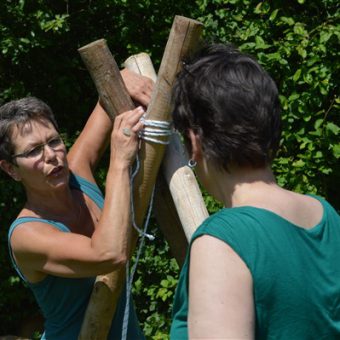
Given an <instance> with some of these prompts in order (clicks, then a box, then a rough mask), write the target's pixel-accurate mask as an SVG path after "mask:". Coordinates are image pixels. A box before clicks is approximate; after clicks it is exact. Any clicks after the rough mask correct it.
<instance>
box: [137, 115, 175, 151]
mask: <svg viewBox="0 0 340 340" xmlns="http://www.w3.org/2000/svg"><path fill="white" fill-rule="evenodd" d="M141 122H142V123H143V124H144V129H143V130H141V131H140V132H139V137H140V138H142V139H144V140H146V141H149V142H153V143H157V144H163V145H167V144H169V139H167V140H165V141H164V140H162V139H159V138H154V137H169V136H171V134H172V129H171V123H169V122H165V121H161V120H151V119H145V118H144V117H143V118H142V119H141Z"/></svg>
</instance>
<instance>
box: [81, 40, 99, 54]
mask: <svg viewBox="0 0 340 340" xmlns="http://www.w3.org/2000/svg"><path fill="white" fill-rule="evenodd" d="M94 46H97V47H99V46H106V39H98V40H95V41H92V42H91V43H89V44H87V45H85V46H82V47H79V48H78V52H83V51H85V50H87V49H88V48H92V47H94Z"/></svg>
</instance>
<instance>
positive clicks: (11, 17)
mask: <svg viewBox="0 0 340 340" xmlns="http://www.w3.org/2000/svg"><path fill="white" fill-rule="evenodd" d="M175 14H180V15H185V16H188V17H192V18H196V19H198V20H200V21H202V22H203V23H204V24H205V27H206V29H205V35H206V37H207V38H208V39H214V40H216V41H224V42H232V43H234V44H235V45H238V46H240V48H241V50H243V51H245V52H247V53H250V54H252V55H253V56H255V57H256V58H257V59H258V60H259V61H260V63H261V64H262V65H263V66H264V67H265V68H266V69H267V70H268V72H269V73H270V74H271V75H272V76H273V78H274V79H275V81H276V83H277V84H278V87H279V90H280V93H281V97H280V100H281V104H282V107H283V124H284V126H283V135H282V141H281V149H280V151H279V154H278V158H277V160H276V162H275V164H274V170H275V173H276V174H277V177H278V182H279V184H280V185H284V186H285V187H287V188H289V189H293V190H296V191H301V192H309V193H316V194H319V195H322V196H325V197H326V198H327V199H328V200H329V201H330V202H331V203H332V204H333V205H334V206H335V207H336V208H337V209H340V199H339V195H338V193H337V188H338V187H339V182H340V181H339V176H340V171H339V170H340V169H339V164H340V162H339V158H340V144H339V135H340V127H339V126H340V122H339V114H338V112H339V105H340V99H339V89H338V79H339V66H338V64H337V63H336V60H338V59H339V52H338V44H339V35H340V29H339V8H338V6H337V1H335V0H319V1H317V2H316V1H304V0H285V1H279V0H273V1H255V0H210V1H207V0H196V1H174V0H167V1H165V0H155V1H149V0H143V1H137V0H129V1H127V0H98V1H90V0H87V1H86V0H75V1H72V2H71V1H67V0H66V1H52V0H48V1H43V0H35V1H32V0H17V1H9V0H5V1H2V2H0V52H1V59H0V104H1V103H2V102H5V101H8V100H10V99H14V98H18V97H22V96H26V95H29V94H30V95H35V96H37V97H39V98H41V99H43V100H45V101H46V102H48V103H49V104H50V105H51V107H52V108H53V110H54V111H55V113H56V116H57V117H58V121H59V124H60V126H61V128H62V131H63V132H64V133H65V135H66V137H67V138H66V139H67V141H68V143H70V141H71V139H73V136H75V135H76V133H77V131H78V130H79V129H80V128H81V127H82V126H83V124H84V122H85V120H86V116H84V113H85V112H90V110H91V108H92V107H93V105H94V103H95V101H96V93H95V89H94V86H93V84H92V82H91V80H90V77H89V75H88V73H87V71H86V70H85V68H84V66H83V64H82V62H81V60H80V58H79V55H78V53H77V48H79V47H81V46H83V45H85V44H87V43H89V42H91V41H94V40H96V39H99V38H106V39H107V41H108V45H109V47H110V49H111V51H113V53H114V55H115V57H116V60H117V62H118V64H121V63H122V61H123V60H124V59H125V58H126V57H128V56H129V55H130V54H132V53H135V52H140V51H147V52H149V53H150V55H151V57H152V59H153V61H154V63H155V65H156V66H157V65H159V62H160V59H161V55H162V52H163V49H164V46H165V43H166V39H167V37H168V33H169V30H170V27H171V23H172V20H173V16H174V15H175ZM70 117H72V118H70ZM97 178H98V180H99V184H100V185H101V186H102V187H103V186H104V179H105V164H103V167H102V168H101V169H100V171H99V173H98V177H97ZM204 197H205V200H206V203H207V206H208V208H209V211H210V212H214V211H216V210H217V209H218V208H219V204H218V203H217V202H215V201H214V200H213V199H212V198H211V197H209V196H208V195H206V194H204ZM23 202H24V194H23V192H22V190H21V189H20V186H18V185H17V183H14V182H11V181H9V179H8V178H7V177H5V175H4V174H1V175H0V209H1V210H0V216H1V225H2V228H1V231H0V233H1V247H0V264H1V272H0V334H6V333H7V334H8V333H12V334H13V333H16V334H18V333H19V332H20V327H19V325H20V324H21V321H22V320H23V319H25V318H26V317H27V316H29V315H30V314H32V313H33V312H34V311H35V310H36V308H37V307H36V305H35V302H34V301H33V297H32V294H31V293H30V292H29V291H28V290H27V288H26V287H25V286H24V285H23V283H22V282H21V281H20V280H19V278H18V276H17V275H16V273H15V272H14V271H13V270H12V269H11V266H10V264H9V258H8V251H7V237H6V234H7V230H8V226H9V224H10V222H11V221H12V220H13V218H14V217H15V216H16V214H17V213H18V210H19V207H20V206H21V205H22V203H23ZM152 231H153V233H154V234H156V235H157V239H156V241H155V242H153V243H151V244H150V243H148V244H147V246H146V248H145V253H144V255H143V256H142V259H141V260H140V263H139V266H138V270H137V273H136V279H135V282H134V288H133V289H134V296H135V301H136V306H137V310H138V313H139V317H140V320H141V322H142V327H143V329H144V332H145V334H146V335H147V337H148V338H150V339H165V338H167V336H168V335H167V334H168V330H169V325H170V315H171V314H170V313H171V303H172V298H173V294H174V288H175V286H176V283H177V277H178V267H177V265H176V264H175V262H174V260H173V259H171V256H170V254H169V249H168V246H167V244H166V243H165V242H164V240H163V239H162V236H161V235H160V234H159V231H158V229H157V227H156V226H155V224H154V222H153V224H152ZM9 306H10V308H11V313H7V312H6V311H7V310H8V309H9Z"/></svg>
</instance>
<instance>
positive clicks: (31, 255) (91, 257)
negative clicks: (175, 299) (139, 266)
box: [0, 70, 153, 340]
mask: <svg viewBox="0 0 340 340" xmlns="http://www.w3.org/2000/svg"><path fill="white" fill-rule="evenodd" d="M122 73H123V79H124V81H125V83H126V86H127V89H128V90H129V93H130V94H131V95H132V96H133V98H134V99H135V100H137V101H140V102H142V104H144V105H147V104H148V102H149V100H150V97H151V91H152V86H153V84H152V81H151V80H149V79H147V78H144V77H140V76H137V75H134V74H132V73H130V72H128V71H126V70H125V71H122ZM143 113H144V111H143V108H142V107H138V108H136V109H135V110H131V111H128V112H125V113H123V114H121V115H119V116H118V117H117V118H116V119H115V122H114V124H112V121H111V119H110V118H109V117H108V115H107V114H106V112H105V111H104V110H103V108H102V107H101V105H100V103H98V104H97V106H96V107H95V109H94V111H93V112H92V114H91V116H90V117H89V119H88V121H87V123H86V125H85V127H84V129H83V131H82V132H81V134H80V135H79V137H78V138H77V140H76V142H75V143H74V145H73V146H72V148H71V149H70V151H69V152H68V153H67V151H66V147H65V145H64V143H63V140H62V138H61V137H60V135H59V132H58V127H57V123H56V121H55V118H54V116H53V113H52V111H51V109H50V108H49V107H48V105H46V104H45V103H44V102H42V101H41V100H39V99H37V98H32V97H28V98H22V99H19V100H14V101H12V102H9V103H7V104H5V105H3V106H2V107H1V108H0V167H1V168H2V170H4V171H5V172H6V173H7V174H8V175H9V176H11V177H12V178H13V179H14V180H16V181H20V182H21V183H22V185H23V186H24V189H25V192H26V198H27V200H26V203H25V205H24V207H23V208H22V209H21V211H20V212H19V214H18V216H17V218H16V219H15V221H14V222H13V223H12V225H11V227H10V229H9V234H8V243H9V250H10V255H11V259H12V262H13V264H14V267H15V269H16V270H17V272H18V274H19V275H20V276H21V278H22V279H23V280H24V281H25V282H27V284H28V286H29V287H30V288H31V289H32V291H33V293H34V295H35V298H36V300H37V302H38V304H39V306H40V308H41V310H42V313H43V315H44V318H45V332H44V334H43V337H42V338H43V339H49V340H50V339H51V340H53V339H55V340H62V339H64V340H72V339H74V340H76V339H77V338H78V335H79V332H80V327H81V325H82V322H83V318H84V314H85V310H86V308H87V304H88V302H89V298H90V295H91V292H92V289H93V284H94V281H95V277H96V276H97V275H99V274H105V273H109V272H112V271H114V270H117V269H122V268H123V267H124V266H125V263H126V260H127V257H128V254H129V251H130V249H129V248H130V244H129V239H130V236H129V235H130V233H131V232H132V230H131V221H130V195H131V192H130V177H129V175H130V174H129V170H130V166H131V164H132V162H133V161H134V158H135V155H136V152H137V149H138V131H139V130H141V129H142V127H143V124H142V122H141V121H140V118H141V117H142V115H143ZM108 144H110V146H111V150H110V165H109V169H108V172H107V177H106V189H105V201H104V197H103V195H102V193H101V191H100V189H99V188H98V186H97V184H96V181H95V179H94V172H95V169H96V166H97V164H98V161H99V160H100V158H101V156H102V155H103V152H104V150H105V149H106V147H107V145H108ZM125 302H126V299H125V294H124V292H122V294H121V297H120V300H119V303H118V306H117V309H116V313H115V316H114V318H113V321H112V326H111V330H110V334H109V337H108V338H109V339H120V337H121V334H122V323H123V314H124V308H125ZM128 327H129V328H128V338H130V339H143V338H144V337H143V335H142V332H141V330H140V328H139V325H138V320H137V318H136V314H135V311H134V308H133V306H131V308H130V315H129V325H128Z"/></svg>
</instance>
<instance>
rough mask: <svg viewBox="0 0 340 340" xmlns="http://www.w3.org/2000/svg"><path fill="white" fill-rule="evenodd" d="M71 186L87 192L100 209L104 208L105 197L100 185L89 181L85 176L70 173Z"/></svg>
mask: <svg viewBox="0 0 340 340" xmlns="http://www.w3.org/2000/svg"><path fill="white" fill-rule="evenodd" d="M70 186H71V188H75V189H78V190H80V191H82V192H83V193H84V194H86V195H87V196H88V197H90V199H91V200H92V201H93V202H94V203H95V204H96V205H97V206H98V208H99V209H103V206H104V197H103V194H102V192H101V191H100V189H99V188H98V186H97V185H96V184H94V183H91V182H89V181H88V180H86V179H85V178H83V177H80V176H78V175H76V174H74V173H71V175H70Z"/></svg>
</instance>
